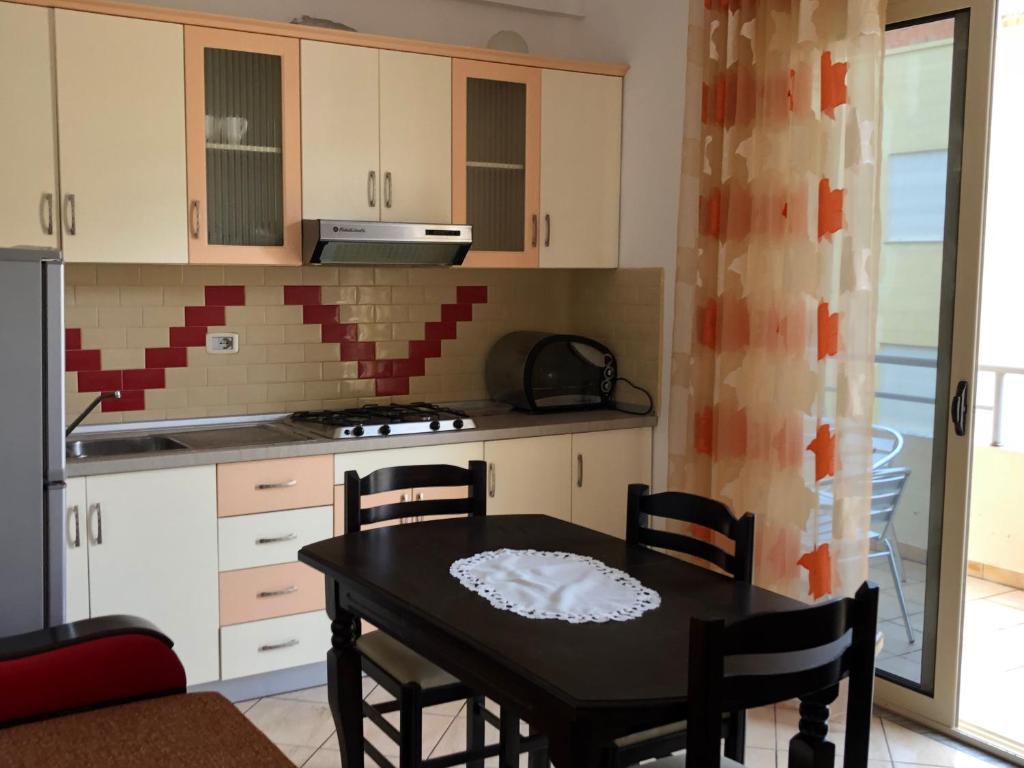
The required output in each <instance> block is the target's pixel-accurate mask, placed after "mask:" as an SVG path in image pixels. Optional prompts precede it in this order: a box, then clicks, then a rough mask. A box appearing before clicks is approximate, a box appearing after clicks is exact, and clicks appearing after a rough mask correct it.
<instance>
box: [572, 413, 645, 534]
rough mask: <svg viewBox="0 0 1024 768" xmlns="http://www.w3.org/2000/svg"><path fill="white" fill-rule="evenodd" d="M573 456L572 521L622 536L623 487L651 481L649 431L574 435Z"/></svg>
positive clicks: (624, 532)
mask: <svg viewBox="0 0 1024 768" xmlns="http://www.w3.org/2000/svg"><path fill="white" fill-rule="evenodd" d="M572 457H573V458H572V463H573V468H572V472H573V481H572V521H573V522H574V523H577V524H579V525H584V526H586V527H587V528H593V529H594V530H595V531H601V532H602V533H607V534H610V535H612V536H618V537H619V538H625V536H626V487H627V486H628V485H629V484H630V483H645V484H648V485H650V482H651V430H650V429H647V428H641V429H618V430H613V431H610V432H585V433H582V434H576V435H573V436H572Z"/></svg>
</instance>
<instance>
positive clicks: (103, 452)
mask: <svg viewBox="0 0 1024 768" xmlns="http://www.w3.org/2000/svg"><path fill="white" fill-rule="evenodd" d="M185 447H186V446H185V445H184V444H183V443H180V442H178V441H177V440H174V439H173V438H170V437H164V436H162V435H142V436H140V437H95V438H91V439H88V440H69V441H68V443H67V448H66V455H67V457H68V458H69V459H87V458H90V457H94V456H130V455H132V454H138V453H157V452H159V451H178V450H181V449H183V448H185Z"/></svg>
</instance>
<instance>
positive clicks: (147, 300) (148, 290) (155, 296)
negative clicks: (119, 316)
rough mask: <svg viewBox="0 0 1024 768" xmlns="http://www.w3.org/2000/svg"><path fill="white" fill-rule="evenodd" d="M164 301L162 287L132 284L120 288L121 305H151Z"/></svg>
mask: <svg viewBox="0 0 1024 768" xmlns="http://www.w3.org/2000/svg"><path fill="white" fill-rule="evenodd" d="M163 303H164V289H163V288H160V287H159V286H155V285H134V286H126V287H124V288H121V306H123V307H151V306H158V305H160V304H163Z"/></svg>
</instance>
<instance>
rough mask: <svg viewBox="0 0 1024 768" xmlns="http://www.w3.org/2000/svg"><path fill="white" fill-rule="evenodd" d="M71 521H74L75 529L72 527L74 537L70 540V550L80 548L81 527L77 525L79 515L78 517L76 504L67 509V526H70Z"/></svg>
mask: <svg viewBox="0 0 1024 768" xmlns="http://www.w3.org/2000/svg"><path fill="white" fill-rule="evenodd" d="M72 520H74V521H75V527H74V531H75V537H74V538H73V539H72V543H71V549H78V548H79V547H80V546H82V529H81V526H80V525H79V515H78V505H77V504H75V505H74V506H71V507H68V524H69V525H70V523H71V521H72Z"/></svg>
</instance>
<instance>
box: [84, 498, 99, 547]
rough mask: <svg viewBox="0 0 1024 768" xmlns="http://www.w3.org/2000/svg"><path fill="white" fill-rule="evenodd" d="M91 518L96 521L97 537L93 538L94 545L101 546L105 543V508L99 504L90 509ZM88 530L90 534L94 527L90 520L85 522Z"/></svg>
mask: <svg viewBox="0 0 1024 768" xmlns="http://www.w3.org/2000/svg"><path fill="white" fill-rule="evenodd" d="M89 511H90V513H91V517H92V518H93V519H95V520H96V535H95V536H93V539H92V543H93V544H96V545H100V544H102V543H103V507H101V506H100V504H99V502H97V503H95V504H93V505H92V506H91V507H89ZM85 524H86V528H87V529H88V530H89V532H90V533H91V532H92V526H91V525H90V524H89V519H88V518H86V521H85Z"/></svg>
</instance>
